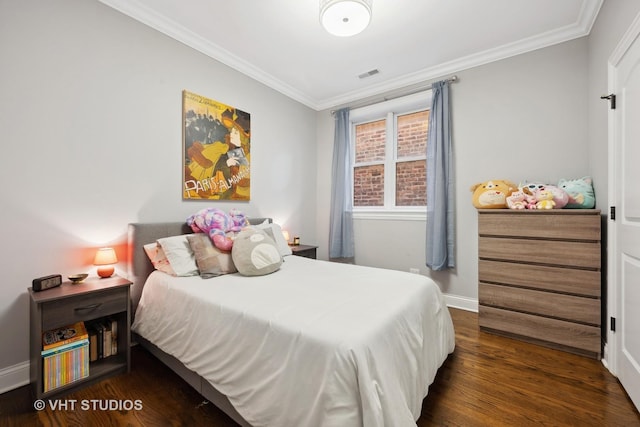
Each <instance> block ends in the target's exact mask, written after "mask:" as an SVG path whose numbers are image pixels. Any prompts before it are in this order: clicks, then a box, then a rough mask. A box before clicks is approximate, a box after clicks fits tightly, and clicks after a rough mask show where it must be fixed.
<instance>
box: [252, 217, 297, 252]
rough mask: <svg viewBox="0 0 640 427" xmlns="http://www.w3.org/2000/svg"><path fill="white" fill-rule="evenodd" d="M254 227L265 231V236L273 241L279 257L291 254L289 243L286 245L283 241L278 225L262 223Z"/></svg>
mask: <svg viewBox="0 0 640 427" xmlns="http://www.w3.org/2000/svg"><path fill="white" fill-rule="evenodd" d="M255 227H256V228H259V229H260V230H263V231H265V232H266V233H267V235H268V236H269V237H271V238H272V239H273V241H274V242H275V244H276V247H277V248H278V252H279V253H280V255H281V256H287V255H291V254H292V252H291V248H290V247H289V243H287V241H286V240H285V239H284V234H282V228H281V227H280V226H279V225H278V224H275V223H271V224H270V223H269V222H268V221H264V222H263V223H262V224H258V225H256V226H255Z"/></svg>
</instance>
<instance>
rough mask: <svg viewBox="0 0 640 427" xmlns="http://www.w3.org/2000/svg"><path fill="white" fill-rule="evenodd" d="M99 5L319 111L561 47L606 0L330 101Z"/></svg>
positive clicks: (188, 36)
mask: <svg viewBox="0 0 640 427" xmlns="http://www.w3.org/2000/svg"><path fill="white" fill-rule="evenodd" d="M99 1H100V2H101V3H103V4H105V5H107V6H109V7H111V8H113V9H116V10H118V11H119V12H121V13H123V14H125V15H127V16H129V17H131V18H133V19H135V20H137V21H139V22H141V23H143V24H145V25H147V26H149V27H151V28H153V29H155V30H157V31H160V32H161V33H163V34H165V35H167V36H169V37H171V38H173V39H175V40H177V41H179V42H181V43H183V44H185V45H187V46H189V47H191V48H193V49H195V50H197V51H199V52H201V53H203V54H205V55H207V56H209V57H211V58H213V59H215V60H217V61H219V62H221V63H223V64H225V65H227V66H229V67H231V68H233V69H234V70H236V71H238V72H240V73H242V74H245V75H247V76H249V77H251V78H252V79H254V80H256V81H258V82H260V83H262V84H264V85H266V86H268V87H270V88H272V89H274V90H276V91H278V92H280V93H282V94H283V95H286V96H288V97H289V98H291V99H293V100H295V101H298V102H300V103H302V104H304V105H306V106H307V107H309V108H312V109H314V110H316V111H321V110H326V109H329V108H335V107H338V106H341V105H348V104H349V103H353V102H355V101H358V100H362V99H364V98H367V97H372V96H376V95H380V94H383V93H386V92H391V91H394V90H398V89H402V88H405V87H408V86H412V85H416V84H421V83H424V82H427V81H429V80H434V79H436V78H438V77H441V76H444V75H448V74H452V73H456V72H458V71H462V70H466V69H469V68H473V67H477V66H480V65H484V64H488V63H490V62H494V61H499V60H501V59H506V58H510V57H513V56H516V55H520V54H523V53H527V52H531V51H534V50H537V49H542V48H545V47H549V46H552V45H555V44H559V43H563V42H566V41H569V40H573V39H576V38H579V37H584V36H586V35H588V34H589V33H590V32H591V28H592V26H593V24H594V22H595V20H596V17H597V16H598V12H599V11H600V8H601V7H602V3H603V1H604V0H584V1H583V3H582V7H581V9H580V14H579V16H578V19H577V20H576V22H575V23H574V24H571V25H567V26H565V27H563V28H559V29H557V30H552V31H548V32H546V33H543V34H539V35H536V36H533V37H529V38H525V39H522V40H519V41H517V42H514V43H508V44H505V45H503V46H499V47H497V48H494V49H489V50H485V51H483V52H478V53H474V54H472V55H468V56H466V57H463V58H459V59H456V60H453V61H449V62H446V63H443V64H439V65H437V66H434V67H429V68H425V69H423V70H419V71H417V72H414V73H410V74H406V75H404V76H401V77H398V78H395V79H391V80H387V81H385V82H382V83H379V84H374V85H370V86H367V87H365V88H363V89H359V90H356V91H352V92H348V93H345V94H342V95H340V96H336V97H333V98H326V99H314V98H312V97H310V96H308V95H307V94H305V93H303V92H301V91H299V90H297V89H295V88H294V87H292V86H291V85H289V84H287V83H285V82H283V81H281V80H279V79H277V78H275V77H273V76H272V75H270V74H268V73H265V72H264V71H262V70H261V69H259V68H257V67H256V66H254V65H252V64H250V63H249V62H247V61H245V60H243V59H242V58H240V57H238V56H236V55H234V54H233V53H231V52H229V51H228V50H226V49H224V48H222V47H221V46H218V45H216V44H215V43H212V42H211V41H209V40H207V39H205V38H203V37H201V36H199V35H198V34H196V33H194V32H193V31H191V30H189V29H188V28H186V27H184V26H182V25H180V24H178V23H176V22H175V21H172V20H171V19H168V18H167V17H165V16H162V15H160V14H158V13H156V12H155V11H153V10H151V9H149V8H147V7H146V6H144V5H143V4H141V3H140V2H138V1H136V0H99Z"/></svg>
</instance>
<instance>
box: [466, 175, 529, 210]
mask: <svg viewBox="0 0 640 427" xmlns="http://www.w3.org/2000/svg"><path fill="white" fill-rule="evenodd" d="M517 189H518V187H517V186H516V185H515V184H514V183H512V182H511V181H506V180H502V179H495V180H492V181H486V182H481V183H480V184H475V185H473V186H472V187H471V191H473V196H472V203H473V206H475V207H476V208H477V209H503V208H506V207H507V197H509V196H510V195H511V193H513V192H514V191H516V190H517Z"/></svg>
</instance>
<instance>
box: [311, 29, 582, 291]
mask: <svg viewBox="0 0 640 427" xmlns="http://www.w3.org/2000/svg"><path fill="white" fill-rule="evenodd" d="M456 74H457V76H458V77H459V78H460V80H459V82H458V83H454V84H452V86H451V96H452V98H451V103H452V108H453V109H452V121H453V130H452V135H453V150H454V159H455V160H454V162H455V169H456V170H455V179H456V203H457V206H456V214H455V218H456V219H455V221H456V232H457V239H456V246H457V249H456V258H457V267H456V269H454V270H452V271H446V272H430V270H428V269H427V268H426V267H425V265H424V259H425V248H424V247H425V243H424V241H425V238H424V235H425V229H426V227H425V222H424V221H408V222H406V221H405V222H403V221H391V220H370V219H367V220H357V221H356V222H355V225H354V230H355V239H356V262H357V263H358V264H363V265H377V266H383V267H387V268H393V269H398V270H404V271H407V270H408V269H409V268H410V267H420V268H421V272H422V273H423V274H427V275H430V276H432V277H433V278H434V279H435V280H436V281H438V283H439V284H440V285H441V288H442V290H443V291H444V292H445V293H447V294H449V295H451V296H454V297H461V299H462V300H463V301H462V302H463V303H465V302H466V300H477V259H476V258H477V225H476V220H477V218H476V217H477V213H476V211H475V209H474V208H473V206H472V205H471V192H470V191H469V188H470V187H471V186H472V185H473V184H475V183H478V182H481V181H485V180H488V179H499V178H505V179H510V180H512V181H514V182H516V183H518V182H519V181H524V180H530V181H544V182H547V183H557V181H558V179H560V178H571V177H582V176H584V175H587V174H589V173H590V172H591V171H590V168H589V150H588V144H587V141H588V137H587V99H586V97H587V39H586V38H581V39H577V40H573V41H570V42H566V43H562V44H559V45H556V46H552V47H549V48H545V49H540V50H537V51H534V52H530V53H527V54H523V55H519V56H516V57H513V58H509V59H505V60H502V61H498V62H494V63H491V64H487V65H483V66H480V67H476V68H473V69H469V70H465V71H461V72H458V73H456ZM445 77H447V76H445ZM332 140H333V121H332V119H331V116H330V114H329V112H327V111H322V112H319V113H318V177H319V179H318V198H319V200H318V206H319V207H327V208H322V209H321V210H320V211H319V212H318V224H319V225H318V230H323V229H326V227H328V223H329V218H328V216H329V213H328V212H329V211H328V205H329V202H330V187H328V186H329V185H330V184H329V181H328V180H326V179H320V177H321V176H325V175H326V174H329V173H330V171H331V150H332ZM320 238H321V239H324V240H321V242H320V243H321V247H322V250H321V251H320V253H321V254H322V256H325V257H326V246H327V239H328V237H327V235H326V234H324V235H320Z"/></svg>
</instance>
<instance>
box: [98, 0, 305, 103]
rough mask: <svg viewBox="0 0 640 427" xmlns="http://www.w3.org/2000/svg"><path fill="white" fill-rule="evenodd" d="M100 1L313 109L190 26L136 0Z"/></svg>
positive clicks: (296, 92) (295, 93) (299, 95)
mask: <svg viewBox="0 0 640 427" xmlns="http://www.w3.org/2000/svg"><path fill="white" fill-rule="evenodd" d="M100 2H101V3H104V4H106V5H107V6H110V7H112V8H113V9H115V10H117V11H119V12H121V13H123V14H125V15H127V16H129V17H131V18H133V19H135V20H137V21H139V22H141V23H143V24H145V25H147V26H149V27H151V28H153V29H154V30H157V31H159V32H161V33H163V34H166V35H167V36H169V37H171V38H172V39H174V40H177V41H179V42H181V43H183V44H185V45H186V46H189V47H190V48H193V49H195V50H197V51H198V52H201V53H203V54H205V55H207V56H208V57H210V58H213V59H215V60H217V61H220V62H222V63H223V64H225V65H228V66H229V67H231V68H233V69H234V70H236V71H238V72H240V73H242V74H245V75H247V76H249V77H251V78H252V79H254V80H256V81H258V82H260V83H263V84H265V85H267V86H268V87H270V88H272V89H274V90H277V91H278V92H280V93H282V94H284V95H286V96H288V97H289V98H291V99H293V100H295V101H298V102H300V103H302V104H304V105H306V106H308V107H311V108H314V107H313V106H314V105H315V104H316V102H315V101H314V100H313V99H311V98H309V97H308V96H307V95H305V94H304V93H302V92H300V91H299V90H297V89H295V88H294V87H292V86H291V85H289V84H287V83H285V82H283V81H282V80H279V79H277V78H275V77H273V76H271V75H270V74H267V73H265V72H264V71H263V70H261V69H259V68H257V67H256V66H254V65H253V64H251V63H249V62H247V61H245V60H244V59H242V58H240V57H238V56H236V55H234V54H233V53H231V52H229V51H228V50H226V49H225V48H223V47H221V46H219V45H217V44H215V43H212V42H211V41H209V40H207V39H205V38H204V37H201V36H200V35H198V34H196V33H194V32H193V31H191V30H190V29H188V28H186V27H184V26H182V25H180V24H178V23H177V22H175V21H173V20H171V19H169V18H167V17H166V16H164V15H161V14H159V13H157V12H155V11H154V10H152V9H150V8H148V7H146V6H144V5H143V4H141V3H140V2H138V1H136V0H100Z"/></svg>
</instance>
